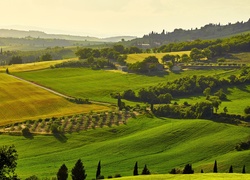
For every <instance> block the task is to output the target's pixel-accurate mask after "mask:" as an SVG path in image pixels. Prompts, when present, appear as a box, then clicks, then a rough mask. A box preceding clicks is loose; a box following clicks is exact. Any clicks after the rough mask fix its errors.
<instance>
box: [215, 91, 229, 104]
mask: <svg viewBox="0 0 250 180" xmlns="http://www.w3.org/2000/svg"><path fill="white" fill-rule="evenodd" d="M214 95H215V96H218V98H219V99H220V100H222V101H223V100H227V95H226V94H225V93H224V92H223V89H220V90H219V91H217V92H216V93H214Z"/></svg>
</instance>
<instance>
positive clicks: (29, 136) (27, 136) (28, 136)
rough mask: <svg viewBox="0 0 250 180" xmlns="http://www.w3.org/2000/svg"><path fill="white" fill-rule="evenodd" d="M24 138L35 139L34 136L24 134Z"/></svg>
mask: <svg viewBox="0 0 250 180" xmlns="http://www.w3.org/2000/svg"><path fill="white" fill-rule="evenodd" d="M23 137H25V138H26V139H34V136H33V134H31V133H30V134H25V135H24V134H23Z"/></svg>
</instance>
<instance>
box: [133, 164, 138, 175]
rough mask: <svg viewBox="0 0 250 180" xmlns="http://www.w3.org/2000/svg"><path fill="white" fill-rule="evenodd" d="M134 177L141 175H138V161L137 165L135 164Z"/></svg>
mask: <svg viewBox="0 0 250 180" xmlns="http://www.w3.org/2000/svg"><path fill="white" fill-rule="evenodd" d="M133 174H134V176H137V175H139V173H138V163H137V161H136V163H135V166H134V173H133Z"/></svg>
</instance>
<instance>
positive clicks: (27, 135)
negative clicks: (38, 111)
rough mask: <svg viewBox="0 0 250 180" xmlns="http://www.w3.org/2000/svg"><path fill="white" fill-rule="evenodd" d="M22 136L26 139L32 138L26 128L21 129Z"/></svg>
mask: <svg viewBox="0 0 250 180" xmlns="http://www.w3.org/2000/svg"><path fill="white" fill-rule="evenodd" d="M22 135H23V136H24V137H26V138H30V137H32V134H31V132H30V129H29V128H28V127H25V128H23V129H22Z"/></svg>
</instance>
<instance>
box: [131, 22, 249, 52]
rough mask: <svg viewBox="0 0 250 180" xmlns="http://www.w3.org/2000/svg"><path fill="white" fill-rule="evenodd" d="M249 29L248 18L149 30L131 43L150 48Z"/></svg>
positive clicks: (213, 37) (221, 35) (226, 35)
mask: <svg viewBox="0 0 250 180" xmlns="http://www.w3.org/2000/svg"><path fill="white" fill-rule="evenodd" d="M247 31H250V19H249V20H248V21H247V22H243V21H242V22H236V23H235V24H231V23H229V24H227V25H221V24H212V23H210V24H207V25H205V26H203V27H201V28H200V29H198V28H195V29H189V30H184V29H181V28H180V29H175V30H174V31H173V32H165V30H163V31H162V32H161V33H157V32H154V31H152V32H150V33H149V34H147V35H144V36H143V38H138V39H135V40H132V41H131V44H132V45H136V46H138V47H142V48H152V47H157V46H160V45H163V44H169V43H173V42H182V41H193V40H196V39H217V38H223V37H228V36H231V35H235V34H238V33H243V32H247Z"/></svg>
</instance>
